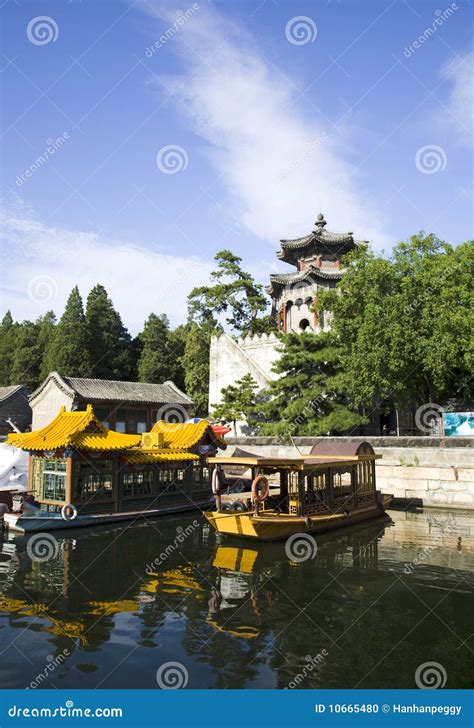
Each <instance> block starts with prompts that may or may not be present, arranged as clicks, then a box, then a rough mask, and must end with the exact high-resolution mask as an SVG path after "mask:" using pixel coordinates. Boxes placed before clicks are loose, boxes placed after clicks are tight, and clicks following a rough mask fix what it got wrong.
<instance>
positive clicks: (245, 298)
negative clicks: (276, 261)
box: [188, 250, 275, 334]
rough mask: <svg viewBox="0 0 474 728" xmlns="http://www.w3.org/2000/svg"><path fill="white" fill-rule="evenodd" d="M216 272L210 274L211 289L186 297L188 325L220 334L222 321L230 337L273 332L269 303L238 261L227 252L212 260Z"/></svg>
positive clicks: (260, 286) (200, 289) (192, 292)
mask: <svg viewBox="0 0 474 728" xmlns="http://www.w3.org/2000/svg"><path fill="white" fill-rule="evenodd" d="M214 260H215V261H216V262H217V268H216V270H214V271H213V272H212V273H211V281H212V285H209V286H198V287H197V288H193V290H192V291H191V293H190V294H189V296H188V311H189V317H190V319H191V320H192V321H195V322H196V323H198V324H201V325H206V326H209V327H210V328H212V329H213V330H214V331H215V332H222V331H223V330H224V327H223V325H222V319H223V320H224V322H225V324H226V325H227V327H228V328H230V330H231V331H232V332H233V333H237V334H242V333H251V334H255V333H264V332H266V331H270V330H272V329H274V328H275V323H274V321H273V320H272V318H271V317H270V316H268V315H264V313H265V311H266V310H267V309H268V305H269V301H268V297H267V296H266V295H265V293H264V290H263V286H262V285H260V284H259V283H256V282H255V281H254V279H253V277H252V275H251V274H250V273H248V272H246V271H244V270H242V267H241V263H242V258H239V257H238V256H237V255H234V253H232V252H231V251H230V250H220V251H219V252H218V253H217V254H216V255H215V257H214Z"/></svg>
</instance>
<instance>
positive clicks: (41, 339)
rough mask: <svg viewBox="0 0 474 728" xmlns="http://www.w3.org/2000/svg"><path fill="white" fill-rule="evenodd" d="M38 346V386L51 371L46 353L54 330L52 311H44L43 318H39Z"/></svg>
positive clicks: (54, 323)
mask: <svg viewBox="0 0 474 728" xmlns="http://www.w3.org/2000/svg"><path fill="white" fill-rule="evenodd" d="M36 323H37V324H38V344H39V346H40V350H41V364H40V367H39V381H38V384H40V383H41V382H42V381H43V380H44V379H46V377H47V376H48V374H49V372H50V371H51V370H52V367H51V366H50V362H49V361H48V352H49V351H50V347H51V343H52V341H53V337H54V334H55V329H56V315H55V314H54V312H53V311H46V313H45V314H44V315H43V316H40V318H39V319H38V321H37V322H36Z"/></svg>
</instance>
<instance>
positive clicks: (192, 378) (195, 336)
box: [181, 323, 212, 417]
mask: <svg viewBox="0 0 474 728" xmlns="http://www.w3.org/2000/svg"><path fill="white" fill-rule="evenodd" d="M211 330H212V329H211V327H210V326H199V325H198V324H196V323H191V324H189V325H188V327H187V332H186V341H185V346H184V353H183V356H182V359H181V362H182V368H183V372H184V389H185V391H186V393H187V394H188V396H189V397H191V399H192V400H193V402H194V414H195V415H196V416H198V417H207V415H208V412H209V406H208V392H209V347H210V342H211Z"/></svg>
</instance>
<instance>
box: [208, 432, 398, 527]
mask: <svg viewBox="0 0 474 728" xmlns="http://www.w3.org/2000/svg"><path fill="white" fill-rule="evenodd" d="M379 457H381V456H380V455H376V454H375V452H374V450H373V448H372V446H371V445H370V444H369V443H367V442H361V443H354V442H343V443H337V442H335V441H325V442H321V443H319V444H318V445H315V447H313V449H312V451H311V453H310V454H308V455H301V456H298V457H291V458H271V457H260V456H252V457H237V458H233V457H230V458H227V457H212V458H209V463H210V464H212V465H213V466H214V473H213V490H214V493H215V495H216V504H217V510H214V511H208V512H206V513H205V516H206V518H207V520H208V521H209V523H210V524H211V526H212V527H213V528H214V529H215V530H216V531H218V532H219V533H222V534H226V535H229V536H237V537H241V538H250V539H258V540H260V541H276V540H279V539H287V538H289V537H290V536H294V535H296V534H317V533H321V532H323V531H330V530H332V529H335V528H340V527H343V526H348V525H350V524H353V523H359V522H361V521H366V520H368V519H371V518H376V517H377V516H380V515H382V514H383V513H384V511H385V508H386V507H387V506H388V505H389V504H390V502H391V500H392V498H393V496H391V495H382V494H380V493H379V492H378V491H377V490H376V483H375V461H376V459H377V458H379ZM229 467H230V468H232V467H246V468H248V469H250V470H251V473H252V489H251V492H250V494H249V495H250V498H247V499H246V498H243V497H242V494H241V495H240V499H239V508H238V510H235V511H234V510H230V509H229V507H227V508H226V509H224V507H223V495H222V489H221V481H222V478H221V474H220V473H221V471H222V469H225V468H229ZM269 476H272V477H273V478H274V479H275V478H276V479H277V481H278V484H279V489H278V493H277V494H272V492H271V489H270V484H269V481H268V477H269ZM249 503H250V505H249ZM224 505H225V506H228V503H224ZM242 505H243V506H244V508H242ZM230 507H231V508H232V505H230Z"/></svg>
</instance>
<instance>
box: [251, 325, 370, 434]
mask: <svg viewBox="0 0 474 728" xmlns="http://www.w3.org/2000/svg"><path fill="white" fill-rule="evenodd" d="M344 356H345V352H344V350H343V349H342V347H341V346H338V345H337V343H336V342H335V339H334V337H333V336H332V334H331V333H330V332H329V333H328V332H325V333H321V334H318V335H315V334H313V333H301V334H293V333H291V334H286V335H284V336H283V337H282V347H281V356H280V358H279V359H278V360H277V362H276V364H275V367H274V371H275V372H276V373H277V374H278V375H279V378H278V379H277V380H276V381H274V382H272V383H271V385H270V386H269V387H268V388H267V390H266V391H264V392H262V393H261V394H260V395H259V397H258V402H257V404H256V406H255V408H254V410H253V412H252V413H251V414H252V415H253V416H254V417H255V419H257V420H260V422H261V424H260V427H259V432H260V434H263V435H282V436H284V437H285V436H286V437H289V436H290V435H291V436H293V435H337V434H342V433H345V432H349V431H350V430H351V429H354V428H355V427H357V425H359V424H362V423H363V422H365V421H366V420H365V418H364V417H363V416H362V415H361V414H359V413H358V412H356V411H354V410H355V408H353V407H352V406H351V403H350V401H349V400H348V398H347V396H346V395H345V394H344V392H343V390H342V387H341V371H342V368H343V365H344Z"/></svg>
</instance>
